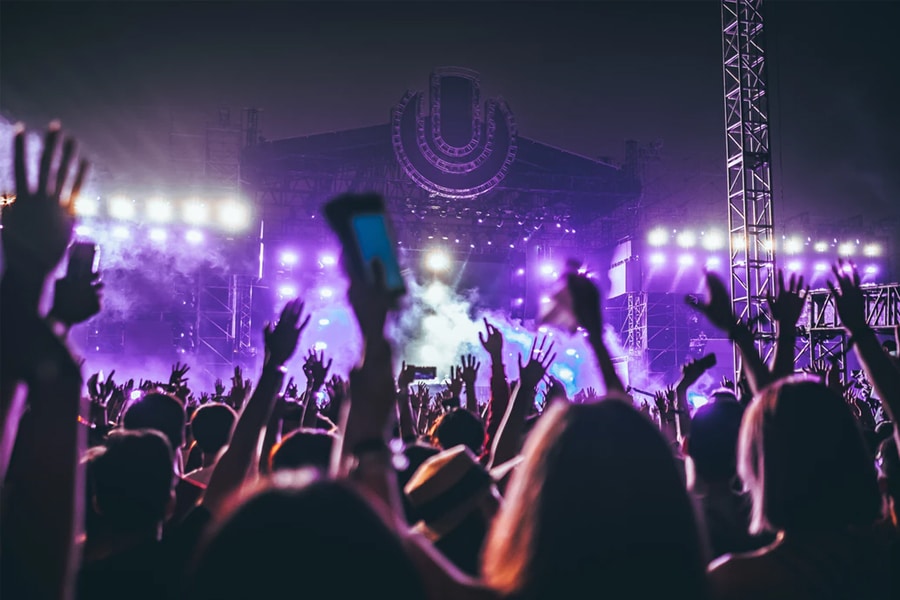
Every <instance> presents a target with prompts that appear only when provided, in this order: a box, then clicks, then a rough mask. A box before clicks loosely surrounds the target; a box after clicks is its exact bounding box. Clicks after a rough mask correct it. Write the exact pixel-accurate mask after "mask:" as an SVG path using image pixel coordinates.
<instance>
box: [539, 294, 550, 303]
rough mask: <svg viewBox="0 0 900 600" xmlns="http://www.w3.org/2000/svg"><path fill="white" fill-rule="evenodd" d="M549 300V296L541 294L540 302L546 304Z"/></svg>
mask: <svg viewBox="0 0 900 600" xmlns="http://www.w3.org/2000/svg"><path fill="white" fill-rule="evenodd" d="M549 302H550V297H549V296H541V304H548V303H549Z"/></svg>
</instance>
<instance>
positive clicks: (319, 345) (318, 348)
mask: <svg viewBox="0 0 900 600" xmlns="http://www.w3.org/2000/svg"><path fill="white" fill-rule="evenodd" d="M313 349H314V350H315V351H316V352H321V351H322V350H327V349H328V344H326V343H325V342H316V343H315V344H313Z"/></svg>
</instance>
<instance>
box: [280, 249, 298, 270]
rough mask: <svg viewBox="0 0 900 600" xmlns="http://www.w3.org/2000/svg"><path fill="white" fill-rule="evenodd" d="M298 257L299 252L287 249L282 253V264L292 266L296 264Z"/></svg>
mask: <svg viewBox="0 0 900 600" xmlns="http://www.w3.org/2000/svg"><path fill="white" fill-rule="evenodd" d="M298 259H299V257H298V256H297V253H296V252H294V251H292V250H285V251H284V252H282V253H281V264H283V265H285V266H288V267H290V266H293V265H296V264H297V260H298Z"/></svg>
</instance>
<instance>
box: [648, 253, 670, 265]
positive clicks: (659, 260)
mask: <svg viewBox="0 0 900 600" xmlns="http://www.w3.org/2000/svg"><path fill="white" fill-rule="evenodd" d="M650 264H651V265H656V266H659V265H664V264H666V255H665V254H663V253H662V252H654V253H653V254H651V255H650Z"/></svg>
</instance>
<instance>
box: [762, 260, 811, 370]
mask: <svg viewBox="0 0 900 600" xmlns="http://www.w3.org/2000/svg"><path fill="white" fill-rule="evenodd" d="M775 286H776V287H775V297H774V298H772V297H769V299H768V303H769V311H770V312H771V313H772V318H773V319H774V320H775V327H776V334H777V338H776V341H775V357H774V359H773V360H772V368H771V371H772V378H773V379H780V378H781V377H786V376H788V375H790V374H792V373H793V372H794V346H795V345H796V344H797V321H799V320H800V313H801V312H803V306H804V305H805V304H806V295H807V293H809V287H805V288H804V287H803V276H802V275H800V276H799V277H798V276H797V275H796V274H793V273H792V274H791V277H790V279H789V280H788V283H787V285H785V282H784V272H783V271H782V270H781V269H778V274H777V278H776V280H775Z"/></svg>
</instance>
